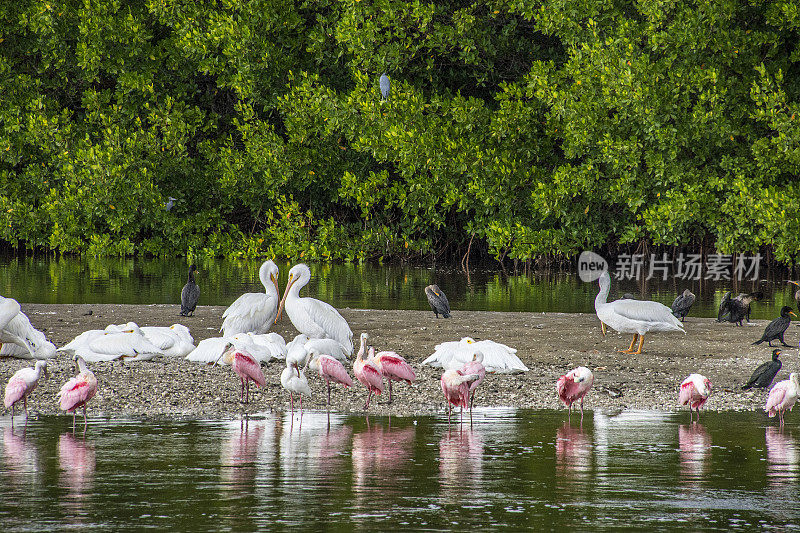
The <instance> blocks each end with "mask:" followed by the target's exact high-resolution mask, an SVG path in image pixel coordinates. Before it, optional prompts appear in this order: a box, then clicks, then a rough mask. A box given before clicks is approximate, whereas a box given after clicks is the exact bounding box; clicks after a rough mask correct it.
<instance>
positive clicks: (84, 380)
mask: <svg viewBox="0 0 800 533" xmlns="http://www.w3.org/2000/svg"><path fill="white" fill-rule="evenodd" d="M73 359H74V360H75V362H76V363H77V364H78V375H77V376H75V377H73V378H71V379H70V380H69V381H67V382H66V383H64V385H63V386H62V387H61V390H60V391H58V399H59V402H60V406H61V410H62V411H66V412H68V413H69V412H70V411H72V432H73V433H75V411H76V410H77V409H78V408H79V407H83V431H84V432H85V431H86V425H87V421H86V402H88V401H89V400H91V399H92V398H94V395H95V394H96V393H97V378H95V377H94V374H93V373H92V371H91V370H89V367H88V366H86V361H84V360H83V358H82V357H81V356H80V355H75V356H73Z"/></svg>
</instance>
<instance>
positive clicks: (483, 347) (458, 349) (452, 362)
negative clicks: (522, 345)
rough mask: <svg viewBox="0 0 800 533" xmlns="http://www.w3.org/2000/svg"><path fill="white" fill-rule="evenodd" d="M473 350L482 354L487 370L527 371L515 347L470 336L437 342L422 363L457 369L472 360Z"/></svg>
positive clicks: (505, 372) (503, 371)
mask: <svg viewBox="0 0 800 533" xmlns="http://www.w3.org/2000/svg"><path fill="white" fill-rule="evenodd" d="M475 350H478V351H480V352H481V353H482V354H483V366H484V367H485V368H486V371H487V372H490V373H497V374H513V373H517V372H527V371H528V367H527V366H525V364H524V363H523V362H522V361H521V360H520V358H519V357H517V356H516V353H517V350H516V348H511V347H509V346H506V345H505V344H500V343H499V342H495V341H492V340H488V339H484V340H482V341H475V340H474V339H472V338H471V337H464V338H462V339H461V340H460V341H458V342H456V341H450V342H443V343H441V344H437V345H436V348H435V351H434V352H433V354H431V355H430V356H429V357H428V358H427V359H425V360H424V361H422V364H423V365H430V366H432V367H434V368H444V369H445V370H447V369H459V368H461V367H462V366H463V365H464V363H468V362H469V361H471V360H472V357H473V355H474V353H475Z"/></svg>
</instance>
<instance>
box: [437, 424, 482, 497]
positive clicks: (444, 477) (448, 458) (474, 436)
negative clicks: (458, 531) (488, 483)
mask: <svg viewBox="0 0 800 533" xmlns="http://www.w3.org/2000/svg"><path fill="white" fill-rule="evenodd" d="M482 480H483V437H482V436H481V435H480V433H478V432H477V431H474V430H472V429H466V430H459V429H454V430H451V429H450V428H448V430H447V432H446V433H445V434H444V435H443V436H442V440H440V441H439V482H440V484H441V487H442V488H441V497H442V499H443V500H445V501H451V500H452V499H453V498H454V497H459V496H464V495H467V494H469V493H470V492H471V490H477V489H479V487H481V485H482Z"/></svg>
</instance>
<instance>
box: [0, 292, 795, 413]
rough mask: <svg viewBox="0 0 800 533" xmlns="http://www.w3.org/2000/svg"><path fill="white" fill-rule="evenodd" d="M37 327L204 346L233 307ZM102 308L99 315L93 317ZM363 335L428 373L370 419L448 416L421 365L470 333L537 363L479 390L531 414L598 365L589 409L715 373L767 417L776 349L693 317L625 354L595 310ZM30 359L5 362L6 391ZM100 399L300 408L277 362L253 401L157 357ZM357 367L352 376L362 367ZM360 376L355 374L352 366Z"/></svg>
mask: <svg viewBox="0 0 800 533" xmlns="http://www.w3.org/2000/svg"><path fill="white" fill-rule="evenodd" d="M22 309H23V311H24V312H25V313H27V315H28V317H29V318H30V320H31V323H32V324H33V325H34V327H37V328H39V329H40V330H42V331H44V332H45V334H46V335H47V337H48V339H49V340H51V341H52V342H54V343H55V344H56V346H62V345H64V344H66V343H67V342H69V341H70V340H72V339H73V338H74V337H75V336H76V335H78V334H79V333H81V332H83V331H85V330H88V329H102V328H104V327H105V326H106V325H108V324H112V323H113V324H119V323H124V322H127V321H129V320H132V321H134V322H136V323H137V324H139V325H140V326H168V325H171V324H173V323H176V322H179V323H181V324H184V325H186V326H187V327H189V329H190V330H191V333H192V335H193V337H194V340H195V344H196V343H197V342H199V341H200V340H202V339H205V338H208V337H214V336H218V335H219V333H218V331H219V327H220V324H221V323H222V318H221V317H222V313H223V311H224V309H225V308H224V307H212V306H206V307H198V309H197V312H196V313H195V316H194V317H179V316H177V315H178V311H179V310H180V306H176V305H111V304H91V305H90V304H75V305H44V304H22ZM90 311H91V314H89V312H90ZM340 312H341V313H342V315H343V316H344V318H345V319H346V320H347V321H348V322H349V324H350V327H351V329H352V330H353V334H354V342H355V343H357V342H358V335H359V334H360V333H361V332H362V331H366V332H368V333H369V334H370V343H371V344H372V345H374V346H375V348H376V350H394V351H396V352H398V353H400V354H401V355H403V356H404V357H405V358H406V359H407V360H408V361H409V363H411V364H412V366H414V368H415V370H416V371H417V377H418V379H417V382H416V383H415V384H414V386H413V387H409V386H406V385H405V384H395V387H394V393H395V401H394V403H393V404H392V405H385V403H384V402H385V399H384V398H381V397H379V398H378V400H379V401H378V402H375V401H373V403H372V404H371V405H370V408H369V412H370V413H375V414H393V415H416V414H430V413H434V412H442V411H443V410H444V409H445V403H444V399H443V396H442V392H441V389H440V387H439V377H440V375H441V370H439V369H433V368H430V367H427V366H425V367H422V366H419V363H420V362H421V361H422V360H423V359H424V358H425V357H427V356H428V355H430V354H431V353H433V351H434V347H435V346H436V345H437V344H438V343H440V342H444V341H451V340H459V339H460V338H461V337H465V336H470V337H473V338H475V339H476V340H481V339H492V340H494V341H497V342H502V343H504V344H507V345H509V346H512V347H514V348H516V349H517V350H518V351H517V355H518V356H519V357H520V359H522V361H523V362H524V363H525V364H526V365H527V366H528V367H529V368H530V371H529V372H526V373H524V374H515V375H488V376H487V379H486V381H485V382H484V383H483V385H481V387H480V389H478V394H477V396H476V399H475V405H476V406H510V407H520V408H531V409H558V408H563V406H561V404H560V403H559V402H558V399H557V397H556V394H555V382H556V380H557V379H558V377H559V376H560V375H562V374H564V373H566V372H567V371H569V370H570V369H572V368H574V367H575V366H578V365H584V366H587V367H589V368H590V369H592V371H593V372H594V375H595V381H594V387H593V389H592V391H591V392H590V393H589V395H588V396H587V398H586V403H585V406H586V408H587V409H601V410H604V411H618V410H622V409H634V408H635V409H645V410H677V409H679V407H678V406H677V391H678V386H679V384H680V382H681V381H682V380H683V379H684V378H685V377H686V376H687V375H689V374H690V373H692V372H699V373H701V374H704V375H706V376H707V377H708V378H710V379H711V381H712V383H713V392H712V395H711V397H710V399H709V400H708V402H707V403H706V406H705V408H706V409H712V410H756V409H761V408H762V407H763V405H764V402H765V400H766V395H767V392H766V391H764V390H755V391H742V390H741V385H742V384H743V383H744V382H745V381H746V380H747V378H748V377H749V376H750V374H751V372H752V371H753V369H755V367H756V366H758V365H759V364H760V363H762V362H763V361H766V360H768V359H769V358H770V355H771V353H772V348H770V347H768V346H767V345H766V343H764V344H763V345H760V346H753V345H752V344H751V343H752V342H753V341H755V340H757V339H758V338H759V337H760V336H761V333H762V332H763V331H764V327H765V326H766V324H767V321H766V320H760V321H755V322H753V323H751V324H750V325H749V326H745V327H737V326H735V325H733V324H728V323H724V324H720V323H717V322H716V321H715V320H713V319H709V318H693V317H691V316H690V317H688V318H687V319H686V323H685V326H686V334H685V335H684V334H682V333H656V334H652V335H648V336H647V338H646V341H645V347H644V349H645V353H643V354H641V355H626V354H621V353H619V352H618V350H621V349H625V348H627V347H628V345H629V343H630V340H631V337H630V336H628V335H619V334H617V333H615V332H613V331H612V332H611V333H610V334H609V335H608V336H606V337H603V336H602V335H601V333H600V323H599V321H598V320H597V317H596V316H595V315H594V314H567V313H503V312H481V311H469V312H458V311H455V312H454V313H453V317H452V318H450V319H438V320H437V319H435V318H434V317H433V313H432V312H427V311H381V310H366V309H342V310H340ZM272 331H275V332H277V333H279V334H281V335H283V337H284V338H285V339H286V340H287V341H290V340H291V339H292V338H293V337H294V335H296V334H297V332H296V331H295V330H294V327H293V326H292V324H291V322H290V321H289V320H288V318H286V317H285V316H284V318H283V319H282V320H281V322H280V323H278V324H277V325H276V326H275V327H273V329H272ZM798 335H800V329H798V328H796V327H795V325H794V324H792V325H791V326H790V328H789V330H788V331H787V333H786V341H787V342H788V343H790V344H792V346H793V347H792V348H785V351H784V352H783V354H782V356H781V359H782V360H783V368H782V369H781V372H780V373H779V374H778V376H777V377H776V378H775V381H778V380H781V379H786V378H788V375H789V372H790V371H791V370H794V369H797V368H798V349H797V341H798ZM31 364H32V363H31V362H30V361H23V360H18V359H2V360H0V384H2V385H3V386H5V383H6V382H7V381H8V379H9V378H10V377H11V375H12V374H13V373H14V372H15V371H16V370H18V369H19V368H21V367H23V366H30V365H31ZM90 367H91V369H92V371H93V372H94V373H95V375H96V376H97V379H98V382H99V387H98V392H97V396H96V397H95V398H94V399H93V400H92V401H91V402H90V403H89V412H90V414H91V415H95V416H97V415H101V416H110V417H113V416H142V417H161V418H178V417H187V418H198V417H202V418H206V417H233V416H237V415H238V414H240V413H243V412H248V413H256V412H261V411H265V410H285V409H288V405H289V402H288V395H287V394H286V393H285V391H284V390H283V389H282V388H281V384H280V373H281V370H282V369H283V367H284V366H283V364H282V363H281V362H278V361H273V362H271V363H270V364H268V365H266V366H265V367H264V374H265V375H266V378H267V386H266V387H265V388H263V389H255V391H254V389H253V388H252V387H251V396H250V404H249V405H242V404H240V403H239V380H238V379H237V378H236V376H235V375H234V374H233V372H232V371H231V369H230V368H229V367H218V366H217V367H212V366H207V365H201V364H197V363H190V362H188V361H185V360H183V359H165V358H157V359H155V360H153V361H149V362H133V363H131V362H129V363H125V364H123V363H120V362H114V363H94V364H91V365H90ZM48 368H49V370H50V379H49V380H42V381H41V382H40V383H39V387H38V388H37V389H36V390H35V391H34V392H33V394H32V395H31V396H30V398H29V402H28V404H29V408H30V409H31V413H32V414H35V413H41V414H52V413H57V412H59V410H58V405H57V403H56V392H57V391H58V389H59V388H60V387H61V385H62V384H63V383H64V382H65V381H66V380H67V379H68V378H69V377H70V376H72V375H73V374H74V373H75V370H74V363H73V362H72V361H71V360H70V359H68V358H67V357H65V356H61V355H60V356H59V358H57V359H55V360H52V361H50V362H49V363H48ZM350 370H351V369H350ZM351 373H352V370H351ZM309 382H310V383H311V387H312V390H313V397H312V398H311V399H308V400H306V401H304V402H303V406H304V407H308V408H311V409H324V408H325V387H324V383H323V382H322V381H321V380H320V379H319V377H318V376H316V375H313V374H312V373H311V372H309ZM365 399H366V391H365V389H364V388H363V387H362V386H361V384H360V383H358V382H356V385H355V387H354V388H353V389H352V390H351V389H343V388H342V387H340V386H337V387H335V388H334V389H332V393H331V400H332V403H333V407H332V409H335V410H337V411H341V412H361V411H363V409H362V407H363V405H364V401H365Z"/></svg>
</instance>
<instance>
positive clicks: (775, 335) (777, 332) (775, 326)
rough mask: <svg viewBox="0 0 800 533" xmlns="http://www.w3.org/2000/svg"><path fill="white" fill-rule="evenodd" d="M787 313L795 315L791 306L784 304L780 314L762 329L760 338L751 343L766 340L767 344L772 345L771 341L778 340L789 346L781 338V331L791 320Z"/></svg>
mask: <svg viewBox="0 0 800 533" xmlns="http://www.w3.org/2000/svg"><path fill="white" fill-rule="evenodd" d="M789 315H794V316H797V315H795V314H794V311H792V308H791V307H789V306H788V305H784V306H783V307H782V308H781V316H780V317H779V318H776V319H775V320H773V321H772V322H770V323H769V324H767V327H766V328H765V329H764V335H762V336H761V339H759V340H757V341H756V342H754V343H753V344H761V343H762V342H764V341H767V342H768V343H769V345H770V346H772V341H774V340H779V341H781V344H783V345H784V346H789V345H788V344H786V341H784V340H783V333H784V332H785V331H786V329H787V328H788V327H789V323H790V322H791V321H792V319H791V318H789Z"/></svg>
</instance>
